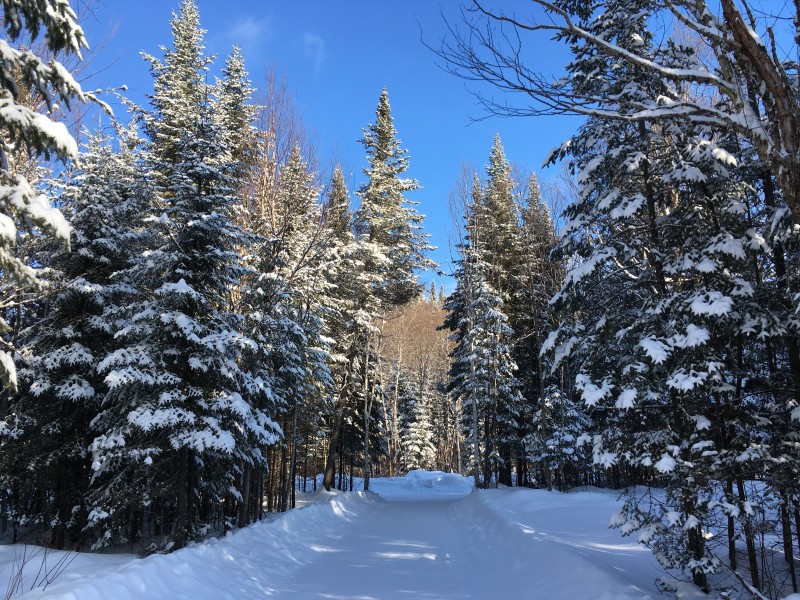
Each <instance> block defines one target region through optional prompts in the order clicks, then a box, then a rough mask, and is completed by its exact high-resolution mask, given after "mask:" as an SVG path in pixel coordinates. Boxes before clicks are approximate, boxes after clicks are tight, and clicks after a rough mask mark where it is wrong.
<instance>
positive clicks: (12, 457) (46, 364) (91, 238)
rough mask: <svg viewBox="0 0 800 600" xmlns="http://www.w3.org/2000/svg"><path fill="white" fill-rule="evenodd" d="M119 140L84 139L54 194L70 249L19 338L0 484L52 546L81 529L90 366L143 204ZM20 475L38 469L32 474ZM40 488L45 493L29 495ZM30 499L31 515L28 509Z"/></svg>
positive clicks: (130, 140)
mask: <svg viewBox="0 0 800 600" xmlns="http://www.w3.org/2000/svg"><path fill="white" fill-rule="evenodd" d="M121 145H122V151H121V152H115V151H114V150H112V148H111V141H110V139H108V137H103V136H98V137H93V138H91V139H90V141H89V144H88V147H87V150H86V151H85V152H84V153H83V154H82V156H81V169H80V171H79V172H78V173H76V174H74V175H73V177H72V178H71V180H70V181H69V182H68V184H67V185H66V187H65V189H64V190H63V192H62V194H61V196H60V199H61V202H62V206H63V207H64V211H65V212H66V213H67V215H68V216H69V218H70V221H71V223H72V227H73V231H74V234H73V241H72V252H67V251H65V250H60V251H55V252H54V253H53V254H52V256H50V257H49V258H48V260H47V262H48V265H49V273H51V275H50V277H49V279H50V289H51V297H50V300H49V302H48V303H47V305H46V306H47V308H46V312H45V313H44V314H43V315H42V317H41V319H40V320H39V321H37V322H36V323H35V324H34V325H33V326H32V327H30V328H29V329H28V330H27V331H25V332H23V335H22V338H21V340H22V343H23V348H22V350H21V355H22V357H23V361H24V363H23V364H24V366H23V368H22V369H21V370H20V375H21V378H20V381H21V386H20V390H19V394H18V395H17V396H16V397H15V398H14V401H13V404H12V411H13V414H14V415H15V416H14V419H15V420H17V421H18V422H19V423H18V425H16V427H17V429H18V433H17V434H16V435H12V436H11V439H10V440H8V442H7V443H6V444H5V445H4V448H3V450H4V460H3V462H4V463H5V465H6V466H5V468H4V473H5V475H6V485H7V487H8V488H9V489H11V488H12V487H13V488H14V489H16V490H17V497H16V498H15V499H14V502H15V505H16V506H15V508H14V509H13V513H14V514H15V515H16V517H15V518H18V519H20V520H22V521H27V522H31V523H47V524H49V526H50V527H51V528H52V535H51V544H52V545H53V546H55V547H57V548H63V547H64V545H65V544H66V542H67V541H68V540H69V541H70V542H71V543H72V544H77V543H78V542H79V541H80V540H81V539H82V538H83V536H84V535H85V534H84V532H83V528H84V527H85V525H86V523H87V518H88V508H87V497H86V496H87V493H88V491H89V489H88V485H89V480H90V476H91V472H90V468H89V467H90V464H91V461H90V460H89V448H90V446H91V443H92V437H93V435H92V428H91V424H92V421H93V419H94V417H95V416H96V415H97V414H98V413H99V412H100V410H101V405H102V401H103V398H104V394H105V385H104V382H103V377H102V375H100V374H99V373H98V371H97V366H98V364H99V363H100V361H101V360H103V358H104V357H105V356H106V355H107V354H108V353H109V352H111V351H112V350H113V349H114V346H115V342H114V339H113V329H112V327H111V324H110V323H109V322H108V320H107V319H106V313H107V311H108V310H109V308H110V307H112V306H114V304H115V303H116V302H117V301H118V300H119V297H120V293H121V292H123V293H124V287H125V286H124V285H120V284H119V283H118V282H117V281H116V280H115V279H114V277H113V276H114V273H115V272H117V271H119V270H122V269H125V268H127V267H128V263H129V258H130V255H131V248H130V242H131V240H132V238H133V236H132V235H131V234H132V230H131V226H132V223H133V221H134V219H135V218H136V217H138V215H139V211H140V210H141V204H142V200H141V194H140V193H139V189H140V187H141V186H140V183H141V182H140V178H139V174H138V167H137V164H136V154H135V152H136V146H137V145H138V142H137V140H136V138H135V136H133V135H130V134H126V136H125V137H124V138H123V140H122V144H121ZM22 423H25V424H26V425H27V426H26V427H20V426H21V425H22ZM26 472H27V473H36V474H37V475H36V477H35V478H34V479H33V480H31V478H30V477H29V476H25V475H24V473H26ZM41 489H46V490H48V496H49V497H50V499H51V500H50V501H49V502H45V503H36V502H32V501H31V500H32V498H34V497H35V496H36V494H37V493H41V491H40V490H41ZM37 490H39V491H37ZM37 506H38V511H40V512H32V511H31V510H30V509H32V508H34V507H37Z"/></svg>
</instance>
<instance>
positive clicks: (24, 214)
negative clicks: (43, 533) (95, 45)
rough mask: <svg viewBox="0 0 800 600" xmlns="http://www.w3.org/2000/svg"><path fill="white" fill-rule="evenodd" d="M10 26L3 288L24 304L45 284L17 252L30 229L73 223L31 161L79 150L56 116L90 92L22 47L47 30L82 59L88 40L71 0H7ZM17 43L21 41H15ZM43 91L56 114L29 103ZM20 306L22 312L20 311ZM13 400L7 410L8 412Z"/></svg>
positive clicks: (72, 155) (58, 228) (1, 374)
mask: <svg viewBox="0 0 800 600" xmlns="http://www.w3.org/2000/svg"><path fill="white" fill-rule="evenodd" d="M3 28H4V30H5V33H6V36H7V38H8V42H10V43H8V42H5V41H4V42H3V45H4V49H3V60H2V63H1V64H0V96H2V106H1V107H0V132H2V134H1V135H0V222H2V228H1V229H2V231H1V232H0V270H2V273H3V279H4V280H5V282H6V283H12V282H13V284H14V286H15V288H16V289H11V290H9V291H8V293H5V292H4V293H3V298H2V299H1V300H0V308H4V309H7V308H8V307H11V306H14V305H15V304H17V303H18V299H19V294H18V293H17V290H19V289H20V288H31V287H34V288H35V287H36V286H37V279H36V271H35V269H33V268H31V267H30V266H29V265H28V264H26V263H25V261H24V260H23V259H21V258H20V257H19V256H18V255H17V254H16V253H15V251H14V247H15V246H17V244H18V243H19V241H20V237H21V235H22V234H23V233H24V232H25V231H29V230H31V229H32V228H33V227H38V228H39V229H40V230H42V231H44V232H46V233H47V235H49V236H51V237H53V238H54V239H57V240H60V241H61V243H62V244H64V245H65V246H69V239H70V229H69V226H68V225H67V222H66V221H65V220H64V218H63V216H62V215H61V213H60V212H59V211H58V210H57V209H55V208H53V206H52V205H51V202H50V199H49V198H47V196H45V195H44V194H42V193H41V192H39V191H37V190H36V187H35V184H34V182H33V181H32V180H31V179H30V177H29V174H28V173H26V169H25V168H24V163H25V162H27V161H28V160H29V159H30V157H31V156H44V157H47V158H50V156H51V155H54V156H56V157H57V158H58V159H59V160H60V161H62V162H63V163H67V162H68V161H70V160H74V159H76V158H77V155H78V147H77V144H76V143H75V140H73V139H72V136H71V135H70V134H69V132H68V131H67V128H66V127H65V126H64V125H63V124H62V123H58V122H56V121H53V120H52V119H51V116H52V113H53V112H54V111H55V109H56V107H57V105H58V104H59V103H62V102H63V103H64V104H65V105H67V106H69V105H70V104H71V103H72V102H73V101H74V100H78V101H83V100H85V99H86V97H87V96H86V95H85V94H84V93H83V92H82V90H81V88H80V86H79V85H78V83H77V82H76V81H75V80H74V79H73V77H72V76H71V75H70V74H69V72H68V71H67V70H66V69H65V68H64V66H63V65H62V64H61V63H59V62H58V61H57V60H55V59H51V60H48V61H47V62H45V60H44V59H43V57H40V56H38V55H37V54H36V53H35V52H34V51H32V50H30V49H26V48H24V47H23V46H22V40H24V39H25V37H26V36H28V37H29V38H30V39H36V38H37V37H38V36H39V34H40V33H41V34H42V35H43V40H44V48H45V49H46V51H47V52H50V53H52V55H53V56H56V55H58V54H60V53H64V54H66V55H72V56H77V57H78V58H80V56H81V50H82V49H83V48H85V47H87V43H86V39H85V37H84V34H83V30H82V29H81V28H80V26H78V23H77V18H76V16H75V13H74V11H73V10H72V7H71V6H70V4H69V2H68V1H66V0H41V1H32V0H25V1H18V2H4V3H3ZM14 43H16V44H17V45H18V47H13V46H12V45H11V44H14ZM30 95H33V96H36V97H37V99H39V100H41V103H42V104H43V106H44V108H45V109H46V111H47V113H48V114H44V113H41V112H37V111H36V110H34V109H33V108H31V107H30V106H28V105H26V103H25V102H24V97H25V96H30ZM19 310H20V309H19V308H17V314H18V312H19ZM6 317H7V315H0V333H3V334H5V333H7V332H8V331H9V324H8V323H7V321H6ZM2 344H3V346H5V349H0V378H1V379H2V381H3V382H4V383H5V384H6V385H8V386H9V387H11V388H16V385H17V375H16V368H15V366H14V361H13V358H12V355H13V348H12V347H11V346H10V345H8V340H7V339H5V340H3V341H2ZM5 409H6V407H5V406H4V407H2V414H0V416H2V417H5V416H6V414H5V413H6V410H5Z"/></svg>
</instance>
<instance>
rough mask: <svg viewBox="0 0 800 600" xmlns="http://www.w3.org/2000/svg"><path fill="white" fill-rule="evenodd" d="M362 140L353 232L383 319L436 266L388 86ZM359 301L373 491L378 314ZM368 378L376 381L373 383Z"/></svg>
mask: <svg viewBox="0 0 800 600" xmlns="http://www.w3.org/2000/svg"><path fill="white" fill-rule="evenodd" d="M361 142H362V143H363V144H364V147H365V149H366V151H367V161H368V163H369V166H368V167H366V168H365V169H364V174H365V175H366V177H367V182H366V183H365V184H364V185H363V186H362V187H361V189H360V190H359V196H360V198H361V206H360V207H359V209H358V211H357V212H356V216H355V230H356V233H357V235H358V236H359V241H360V242H361V243H362V248H363V249H364V259H363V260H364V272H365V275H366V276H367V281H368V285H369V286H370V287H371V293H370V294H369V296H374V297H375V298H376V299H377V300H378V301H379V302H380V307H375V308H377V309H378V311H380V312H382V313H383V315H384V316H385V315H386V314H387V313H388V312H391V311H392V310H393V309H395V308H397V307H399V306H402V305H403V304H406V303H408V302H410V301H411V300H413V299H414V298H417V297H419V295H420V292H421V291H422V286H421V284H420V283H419V279H418V276H417V272H418V271H420V270H422V269H426V268H428V267H430V266H432V265H433V262H432V261H431V260H430V259H428V258H426V257H425V253H426V252H427V251H428V250H430V249H431V246H430V245H429V244H428V243H427V241H426V239H427V237H428V236H427V235H426V234H423V233H422V232H421V229H422V220H423V216H422V215H420V214H419V213H418V212H417V211H416V209H415V208H414V204H415V203H412V202H411V201H410V200H408V199H407V198H406V197H405V195H404V194H406V193H407V192H410V191H413V190H416V189H418V188H419V184H418V183H417V182H416V181H415V180H413V179H404V178H403V177H402V174H403V173H405V171H406V170H407V169H408V156H407V155H406V154H407V153H406V151H405V150H403V149H402V148H401V147H400V142H399V140H398V139H397V135H396V131H395V128H394V121H393V118H392V114H391V109H390V107H389V94H388V92H387V91H386V89H385V88H384V90H383V91H382V92H381V96H380V99H379V101H378V109H377V114H376V120H375V123H374V124H371V125H369V126H368V127H367V128H366V129H364V137H363V138H362V140H361ZM364 300H365V301H364V302H362V303H361V309H362V310H366V311H367V312H366V314H365V315H364V316H365V318H364V319H363V320H364V321H369V322H370V323H369V325H367V324H366V323H365V329H364V330H363V333H362V339H363V340H364V343H363V348H364V351H365V353H366V355H365V356H364V360H363V361H362V365H363V368H362V376H361V381H362V382H363V383H362V385H363V391H364V396H363V398H364V411H363V415H364V419H365V433H364V461H365V463H364V471H365V473H364V479H365V483H364V487H365V489H368V487H369V455H370V450H369V438H370V434H369V430H370V418H369V415H370V414H371V412H372V406H373V404H374V401H375V398H374V397H373V392H374V391H375V390H376V389H377V386H376V385H375V383H374V380H375V379H376V377H377V376H376V375H370V374H369V371H370V369H374V368H375V367H376V366H377V365H376V360H375V358H377V356H376V357H375V358H373V359H372V360H370V354H371V353H372V352H373V349H374V348H377V346H378V345H379V340H378V339H377V337H378V336H379V331H376V330H375V324H374V323H373V321H375V320H376V319H377V317H378V316H379V312H378V311H375V312H373V311H374V309H372V307H370V306H369V304H371V302H367V301H366V300H368V297H365V298H364ZM370 379H372V380H373V383H372V384H370V383H369V381H370Z"/></svg>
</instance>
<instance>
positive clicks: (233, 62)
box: [214, 46, 258, 183]
mask: <svg viewBox="0 0 800 600" xmlns="http://www.w3.org/2000/svg"><path fill="white" fill-rule="evenodd" d="M253 93H254V90H253V88H252V86H251V84H250V80H249V79H248V73H247V70H246V68H245V64H244V57H243V56H242V52H241V49H240V48H239V47H238V46H234V47H233V51H232V52H231V54H230V56H228V58H227V59H226V60H225V66H224V67H223V69H222V78H221V79H219V80H217V85H216V87H215V90H214V95H215V97H216V103H215V105H216V109H215V111H214V118H215V121H216V123H217V124H218V125H219V127H220V129H221V130H222V136H223V142H224V144H225V146H227V147H228V148H230V152H231V159H232V161H233V163H234V164H235V165H236V168H237V172H236V173H235V175H234V177H235V179H237V180H241V181H247V179H248V177H247V173H248V171H249V170H250V168H251V167H252V166H253V164H254V163H255V160H256V144H257V142H258V138H257V135H256V131H255V127H254V126H253V123H254V121H255V117H256V107H255V106H253V105H252V104H250V98H251V97H252V95H253ZM248 183H249V182H248Z"/></svg>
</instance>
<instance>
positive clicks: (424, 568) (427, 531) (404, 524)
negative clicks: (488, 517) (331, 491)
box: [273, 500, 510, 600]
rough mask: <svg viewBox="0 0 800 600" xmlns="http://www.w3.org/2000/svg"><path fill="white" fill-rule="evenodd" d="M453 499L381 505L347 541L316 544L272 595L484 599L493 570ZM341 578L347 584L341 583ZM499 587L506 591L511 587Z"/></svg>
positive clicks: (489, 594) (493, 584)
mask: <svg viewBox="0 0 800 600" xmlns="http://www.w3.org/2000/svg"><path fill="white" fill-rule="evenodd" d="M452 502H453V501H447V500H428V501H415V502H414V501H412V502H408V501H405V502H402V501H401V502H385V503H382V504H381V505H380V506H378V507H377V508H376V509H375V510H373V511H372V513H371V514H369V515H368V516H367V517H365V518H363V519H361V520H359V521H358V522H357V523H354V525H353V527H352V528H351V529H350V530H349V531H348V532H347V537H346V538H344V539H331V540H330V543H329V544H327V545H325V546H319V547H317V548H315V550H316V551H317V552H319V557H318V558H317V559H316V560H315V561H313V562H312V563H311V564H309V565H307V566H306V567H304V568H303V569H301V570H299V571H298V572H296V573H295V574H294V576H293V577H292V580H291V581H289V582H287V583H286V586H285V587H284V588H283V589H276V590H275V595H274V596H273V597H274V598H287V599H289V598H292V599H293V598H296V599H301V598H303V599H308V600H313V599H316V598H320V599H321V598H325V599H345V598H347V599H358V600H371V599H375V600H389V599H412V598H414V599H421V600H424V599H434V598H435V599H437V600H438V599H443V598H452V599H459V600H465V599H472V598H475V599H478V598H480V599H482V600H485V599H487V598H493V597H495V596H496V595H497V594H498V588H497V573H491V572H489V570H488V567H487V564H486V562H485V561H482V560H481V557H482V553H474V552H471V550H474V548H472V546H471V544H470V540H469V535H468V531H467V528H466V527H459V526H458V523H456V522H455V521H454V520H453V519H452V518H451V515H450V510H449V509H450V508H451V504H452ZM345 582H346V583H345ZM503 587H504V590H503V592H504V594H503V595H504V596H505V597H508V593H509V591H510V590H509V589H508V587H507V586H503Z"/></svg>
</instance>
